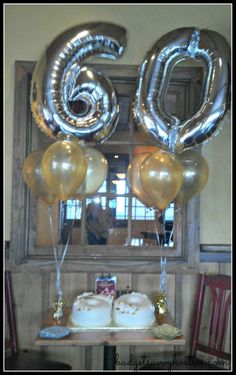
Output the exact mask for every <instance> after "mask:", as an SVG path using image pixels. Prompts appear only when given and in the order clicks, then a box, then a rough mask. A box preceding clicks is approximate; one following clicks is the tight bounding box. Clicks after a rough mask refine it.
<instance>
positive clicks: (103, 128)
mask: <svg viewBox="0 0 236 375" xmlns="http://www.w3.org/2000/svg"><path fill="white" fill-rule="evenodd" d="M125 47H126V30H125V29H124V28H123V27H121V26H118V25H114V24H112V23H100V22H99V23H98V22H94V23H88V24H83V25H80V26H75V27H72V28H70V29H69V30H66V31H65V32H63V33H62V34H60V35H59V36H58V37H57V38H56V39H55V40H54V41H53V42H52V43H51V44H50V45H49V47H48V48H47V50H46V52H45V53H44V54H43V56H42V58H41V59H40V60H39V61H38V63H37V64H36V67H35V70H34V74H33V78H32V83H31V95H30V101H31V110H32V113H33V116H34V119H35V121H36V123H37V125H38V126H39V128H40V129H41V130H42V131H43V132H44V133H45V134H47V135H48V136H49V137H51V138H54V139H56V136H57V134H58V133H59V132H60V131H61V132H63V133H67V134H73V135H75V136H77V137H78V138H80V139H87V140H94V141H96V142H102V141H104V140H105V139H107V138H108V137H109V136H110V135H111V134H112V133H113V131H114V129H115V127H116V125H117V122H118V119H119V103H118V99H117V95H116V92H115V90H114V88H113V86H112V84H111V82H110V80H109V79H108V78H106V77H105V76H103V75H102V74H101V73H99V72H97V71H95V70H94V69H91V68H89V67H86V66H84V65H82V64H83V63H84V61H85V60H87V59H88V58H89V57H91V56H100V57H105V58H109V59H113V60H116V59H118V58H119V57H121V56H122V54H123V52H124V49H125Z"/></svg>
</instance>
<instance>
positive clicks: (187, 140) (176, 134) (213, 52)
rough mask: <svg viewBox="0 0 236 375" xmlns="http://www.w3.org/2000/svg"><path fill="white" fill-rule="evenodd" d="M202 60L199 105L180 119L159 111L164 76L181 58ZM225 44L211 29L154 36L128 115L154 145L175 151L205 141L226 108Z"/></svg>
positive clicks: (227, 60)
mask: <svg viewBox="0 0 236 375" xmlns="http://www.w3.org/2000/svg"><path fill="white" fill-rule="evenodd" d="M187 59H195V60H198V61H202V62H203V64H204V67H205V68H206V78H205V82H204V83H205V85H204V94H203V98H202V103H201V105H200V109H199V110H198V112H197V113H195V114H194V115H193V116H192V117H191V118H190V119H188V120H187V121H185V122H182V123H181V121H180V120H179V119H178V118H176V117H175V116H171V115H170V114H169V113H167V112H166V110H165V105H164V100H165V97H166V93H167V89H168V85H169V81H170V76H171V72H172V70H173V68H174V67H175V65H176V64H177V63H179V62H180V61H182V60H187ZM229 97H230V48H229V45H228V43H227V41H226V40H225V39H224V37H223V36H221V35H220V34H218V33H217V32H215V31H211V30H199V29H196V28H194V27H186V28H180V29H176V30H173V31H171V32H169V33H167V34H165V35H164V36H163V37H162V38H160V39H159V40H158V41H157V42H156V43H155V44H154V45H153V47H152V48H151V50H149V51H148V52H147V53H146V56H145V58H144V61H143V63H142V64H141V66H140V69H139V73H138V81H137V91H136V97H135V102H134V106H133V114H134V118H135V120H136V122H137V123H138V125H139V126H140V128H141V129H142V130H143V131H145V132H146V133H147V134H148V135H150V137H151V138H152V140H153V141H154V142H155V144H156V145H157V146H159V147H161V148H162V149H164V150H168V151H170V152H181V151H183V149H189V148H192V147H194V146H197V145H200V144H202V143H205V142H207V141H208V140H210V139H211V138H212V137H213V136H214V135H216V134H218V131H217V130H218V125H219V122H220V120H221V119H222V118H223V116H224V115H225V113H226V110H227V108H228V106H229Z"/></svg>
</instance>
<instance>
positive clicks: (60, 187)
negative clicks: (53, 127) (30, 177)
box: [42, 134, 87, 200]
mask: <svg viewBox="0 0 236 375" xmlns="http://www.w3.org/2000/svg"><path fill="white" fill-rule="evenodd" d="M60 139H61V140H59V141H57V142H55V143H53V144H52V145H51V146H49V147H48V148H47V149H46V151H45V152H44V155H43V159H42V174H43V177H44V179H45V181H46V182H47V184H48V185H49V186H50V188H51V190H52V191H53V192H54V194H55V195H56V196H57V197H58V198H59V199H60V200H67V199H68V198H70V197H72V196H73V194H75V192H76V190H77V189H78V188H79V186H80V185H81V183H82V182H83V180H84V178H85V175H86V170H87V162H86V157H85V155H84V152H83V150H82V148H81V147H80V146H79V144H78V139H77V138H76V137H74V136H71V135H66V134H63V135H61V137H60Z"/></svg>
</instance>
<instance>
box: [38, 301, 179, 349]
mask: <svg viewBox="0 0 236 375" xmlns="http://www.w3.org/2000/svg"><path fill="white" fill-rule="evenodd" d="M69 315H70V309H68V308H67V309H66V310H65V312H64V315H63V317H62V318H61V319H60V320H59V321H57V320H54V319H53V318H52V314H50V315H49V316H51V318H50V317H49V318H48V319H47V321H46V322H45V323H44V324H43V328H45V327H49V326H52V325H54V326H55V325H60V326H67V325H68V319H69ZM157 323H158V324H159V325H160V324H164V323H168V324H172V325H175V323H174V321H173V319H172V318H171V317H170V315H167V316H165V317H163V316H159V317H157ZM185 343H186V340H185V337H184V336H183V335H182V336H179V337H177V338H175V339H172V340H166V339H160V338H155V337H153V335H152V332H151V328H147V329H140V330H130V329H128V328H127V329H125V328H124V329H122V330H121V331H112V330H110V329H109V328H108V329H107V330H104V328H103V329H102V330H99V327H97V328H96V330H91V329H88V330H85V329H83V330H82V331H79V332H74V331H72V332H71V333H70V334H69V336H66V337H63V338H60V339H51V338H42V337H40V336H39V335H38V336H37V337H36V340H35V345H37V346H91V345H93V346H94V345H95V346H98V345H103V346H116V345H140V346H144V345H160V346H168V345H185Z"/></svg>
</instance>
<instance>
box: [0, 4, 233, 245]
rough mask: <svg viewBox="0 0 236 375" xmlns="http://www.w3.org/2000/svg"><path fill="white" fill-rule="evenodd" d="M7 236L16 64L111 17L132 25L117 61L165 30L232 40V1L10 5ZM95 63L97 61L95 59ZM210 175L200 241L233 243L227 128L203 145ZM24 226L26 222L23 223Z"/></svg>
mask: <svg viewBox="0 0 236 375" xmlns="http://www.w3.org/2000/svg"><path fill="white" fill-rule="evenodd" d="M4 10H5V14H4V22H5V46H4V47H5V72H4V79H5V81H4V85H5V87H4V88H5V124H4V125H5V133H4V137H5V207H6V209H5V239H6V240H9V239H10V217H11V185H12V184H11V178H12V177H11V172H12V163H13V160H12V142H13V113H14V63H15V61H16V60H25V61H37V60H38V59H39V58H40V57H41V55H42V54H43V52H44V51H45V49H46V47H47V46H48V45H49V44H50V43H51V41H52V40H53V39H54V38H55V37H56V36H57V35H58V34H59V33H60V32H62V31H64V30H66V29H67V28H69V27H70V26H74V25H79V24H82V23H85V22H89V21H98V22H99V21H109V22H113V23H117V24H120V25H122V26H124V27H125V28H126V29H127V32H128V45H127V50H126V52H125V54H124V56H123V57H122V58H121V59H120V60H119V61H116V62H111V61H108V60H107V61H105V62H107V63H108V62H110V63H114V64H135V65H138V64H140V63H141V62H142V59H143V57H144V55H145V53H146V51H147V49H149V48H150V47H151V46H152V45H153V44H154V43H155V42H156V41H157V40H158V39H159V38H160V37H161V36H162V35H163V34H165V33H167V32H168V31H171V30H173V29H175V28H178V27H187V26H196V27H199V28H208V29H212V30H215V31H217V32H219V33H221V34H222V35H223V36H224V37H225V38H226V39H227V40H228V42H229V43H231V4H221V5H220V4H208V5H206V4H197V5H194V4H189V5H186V4H183V5H180V4H175V5H172V4H164V5H161V4H152V5H146V4H145V5H143V4H132V5H131V4H130V5H119V4H118V5H115V4H111V5H94V4H92V5H84V4H78V5H75V4H73V5H68V4H63V5H62V4H54V5H28V4H26V5H21V4H17V5H12V4H9V5H5V9H4ZM94 62H95V61H94ZM203 155H204V156H205V157H206V159H207V161H208V164H209V168H210V177H209V182H208V184H207V186H206V187H205V189H204V191H203V192H202V193H201V223H200V240H201V243H205V244H207V243H208V244H214V243H215V244H217V243H219V244H222V243H230V242H231V131H230V124H228V125H227V126H226V127H225V128H224V129H223V131H222V132H221V133H220V134H219V135H218V136H217V137H216V138H214V139H212V140H211V141H210V142H209V143H208V144H206V145H204V146H203ZM22 225H23V223H22Z"/></svg>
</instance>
